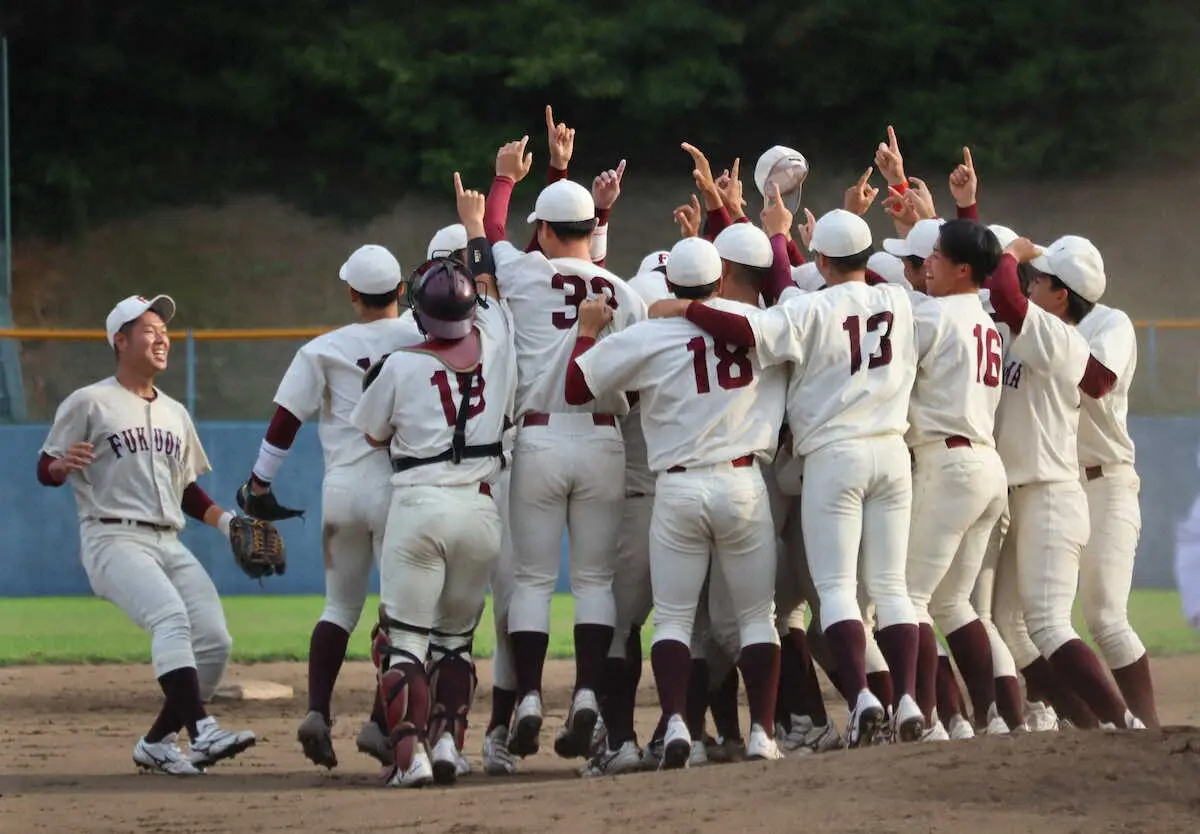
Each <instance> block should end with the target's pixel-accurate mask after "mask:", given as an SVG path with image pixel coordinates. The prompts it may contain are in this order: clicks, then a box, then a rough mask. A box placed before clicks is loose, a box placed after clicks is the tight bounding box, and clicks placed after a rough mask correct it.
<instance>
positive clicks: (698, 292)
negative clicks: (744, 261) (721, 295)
mask: <svg viewBox="0 0 1200 834" xmlns="http://www.w3.org/2000/svg"><path fill="white" fill-rule="evenodd" d="M720 286H721V282H720V281H713V282H712V283H711V284H701V285H700V286H699V287H680V286H677V285H675V284H672V283H671V282H670V281H667V289H669V290H670V291H671V292H673V293H674V294H675V297H676V298H682V299H685V300H687V301H699V300H700V299H703V298H712V297H713V296H714V295H716V294H717V288H718V287H720Z"/></svg>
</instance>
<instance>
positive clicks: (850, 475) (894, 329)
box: [655, 209, 924, 747]
mask: <svg viewBox="0 0 1200 834" xmlns="http://www.w3.org/2000/svg"><path fill="white" fill-rule="evenodd" d="M790 225H791V217H790V215H789V216H788V217H787V218H786V223H783V224H782V227H779V226H776V227H774V228H768V229H767V231H768V232H772V233H773V236H772V239H771V243H772V247H773V248H774V250H775V256H776V258H777V259H780V260H782V259H783V258H784V257H786V251H785V249H784V247H785V246H786V240H785V237H784V235H783V230H784V229H786V228H788V227H789V226H790ZM810 249H812V251H813V252H814V253H816V255H817V258H816V260H817V266H818V269H820V271H821V274H822V276H823V277H824V278H825V280H826V284H827V285H828V287H827V289H825V290H823V291H822V292H815V293H808V294H802V293H800V291H799V290H797V289H795V288H794V287H792V288H790V289H782V290H779V291H773V290H769V291H768V292H767V293H764V296H772V295H781V296H782V299H783V300H782V303H781V304H779V305H778V306H776V307H774V308H771V309H769V310H764V311H761V312H758V313H754V314H752V315H749V316H744V317H743V316H737V315H732V314H728V313H725V312H723V311H720V310H716V309H713V308H710V307H709V306H707V305H699V304H693V305H690V306H689V307H687V308H686V310H685V311H683V312H686V314H687V316H688V318H689V320H691V321H693V322H694V323H696V324H698V325H700V327H702V328H703V329H705V330H706V331H708V332H709V333H712V334H713V335H714V336H716V337H717V338H719V339H721V340H724V341H727V342H730V343H733V344H736V345H742V346H746V347H751V346H752V347H755V348H756V354H757V356H758V358H759V360H760V361H761V362H762V363H763V364H764V366H772V365H777V364H781V363H784V362H792V363H793V371H792V377H791V383H790V385H789V390H788V411H787V422H788V426H789V428H790V429H791V431H792V434H793V437H794V444H793V453H794V454H795V455H796V456H797V457H803V458H804V479H805V487H804V490H803V494H802V496H801V506H802V510H801V516H802V519H803V522H802V523H803V526H804V544H805V549H806V550H807V552H808V554H809V566H810V568H811V571H812V577H813V582H814V584H815V585H816V589H817V592H818V595H819V596H820V602H821V620H822V624H823V627H824V636H825V639H826V640H827V641H828V643H829V645H830V648H831V650H832V653H833V655H834V657H835V658H836V663H837V668H838V677H839V681H840V683H841V685H842V694H843V695H844V696H845V698H846V700H847V704H848V705H849V708H850V727H849V731H848V733H847V743H848V745H849V746H851V747H856V746H859V745H860V744H869V743H871V742H872V740H873V739H874V737H875V735H876V734H877V733H878V731H879V729H880V727H881V725H882V724H883V722H884V720H885V712H884V709H883V704H881V703H880V701H879V699H878V698H876V696H875V695H873V694H872V693H871V691H870V689H868V687H867V679H866V670H865V668H864V656H865V651H866V632H865V629H864V626H863V620H862V610H861V608H860V606H859V602H858V597H857V591H858V570H857V568H858V564H859V551H860V547H859V546H860V544H861V546H862V547H861V550H862V565H863V581H864V583H865V585H866V588H867V590H868V592H869V595H870V597H871V599H872V600H873V602H874V603H875V606H876V609H877V617H878V621H879V631H878V633H877V635H876V639H877V641H878V643H879V646H880V648H881V649H882V651H883V654H884V657H885V658H886V659H887V662H888V666H889V667H890V669H891V674H892V677H893V679H894V699H895V700H894V703H893V704H892V706H893V707H894V715H893V722H894V727H895V728H896V731H897V735H898V736H899V737H900V738H901V739H902V740H905V741H914V740H916V739H918V738H920V736H921V733H922V732H923V731H924V719H923V717H922V715H921V710H920V709H919V708H918V706H917V704H916V701H915V700H914V695H915V694H916V690H915V683H916V681H915V677H916V655H917V623H916V619H915V614H914V612H913V607H912V603H911V602H910V601H909V598H908V592H907V589H906V588H905V583H904V552H905V549H906V546H907V541H908V527H909V521H910V513H911V501H912V475H911V472H910V464H909V456H908V450H907V448H906V447H905V445H904V440H903V433H904V431H905V430H906V429H907V427H908V421H907V412H908V398H909V392H910V390H911V389H912V383H913V378H914V376H915V366H916V348H915V344H914V340H913V321H912V305H911V303H910V302H909V300H908V296H907V294H906V292H905V290H903V289H901V288H899V287H896V286H893V285H890V284H881V285H879V286H875V287H870V286H867V284H866V283H865V281H866V264H867V259H868V257H869V255H870V253H871V232H870V229H869V228H868V226H867V224H866V222H865V221H863V219H862V218H861V217H858V216H857V215H854V214H852V213H850V212H848V211H844V210H842V209H836V210H834V211H832V212H829V213H828V214H826V215H824V216H823V217H822V218H821V219H820V220H819V221H817V222H816V223H815V225H814V227H813V229H812V236H811V243H810ZM788 284H790V278H789V279H788V280H787V281H786V282H785V284H784V286H785V287H786V286H787V285H788ZM677 304H678V302H671V301H667V302H660V303H659V305H655V307H656V311H657V312H656V314H660V315H661V314H677V313H679V312H681V310H680V308H679V307H678V306H675V305H677Z"/></svg>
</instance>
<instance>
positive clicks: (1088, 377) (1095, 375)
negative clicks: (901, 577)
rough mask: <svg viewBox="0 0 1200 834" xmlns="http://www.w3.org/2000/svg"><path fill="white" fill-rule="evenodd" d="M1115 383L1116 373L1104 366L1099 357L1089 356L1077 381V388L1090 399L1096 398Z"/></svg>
mask: <svg viewBox="0 0 1200 834" xmlns="http://www.w3.org/2000/svg"><path fill="white" fill-rule="evenodd" d="M1116 385H1117V375H1116V374H1115V373H1113V372H1112V371H1111V370H1109V369H1108V368H1107V367H1105V365H1104V363H1103V362H1101V361H1100V360H1099V359H1097V358H1096V357H1094V356H1089V357H1088V362H1087V367H1086V368H1085V369H1084V371H1083V379H1081V380H1080V381H1079V390H1080V391H1082V392H1083V393H1085V394H1087V395H1088V396H1089V397H1091V398H1092V399H1095V400H1098V399H1100V398H1101V397H1103V396H1104V395H1105V394H1107V393H1108V392H1109V391H1111V390H1112V389H1113V388H1115V387H1116Z"/></svg>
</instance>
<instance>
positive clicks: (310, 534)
mask: <svg viewBox="0 0 1200 834" xmlns="http://www.w3.org/2000/svg"><path fill="white" fill-rule="evenodd" d="M1131 423H1132V425H1131V430H1132V432H1133V436H1134V440H1135V441H1136V443H1137V446H1138V470H1139V472H1140V474H1141V477H1142V496H1141V503H1142V522H1143V523H1142V538H1141V543H1140V546H1139V549H1138V560H1137V565H1136V569H1135V572H1134V584H1135V585H1136V586H1138V587H1145V588H1170V587H1173V586H1174V578H1173V570H1172V560H1173V553H1174V536H1175V527H1176V524H1177V523H1178V522H1179V521H1180V520H1182V518H1183V517H1184V516H1185V515H1186V513H1187V511H1188V508H1189V507H1190V506H1191V503H1192V500H1193V499H1194V498H1195V496H1196V494H1197V492H1200V471H1198V469H1197V448H1198V447H1200V417H1189V418H1149V417H1146V418H1134V419H1132V420H1131ZM264 428H265V426H264V425H263V424H261V423H229V422H213V423H203V422H202V423H200V425H199V430H200V437H201V438H202V440H203V441H204V446H205V449H206V450H207V452H208V456H209V458H210V460H211V461H212V464H213V467H214V469H215V471H214V472H213V473H212V474H209V475H206V476H205V477H204V478H203V479H201V485H202V486H203V487H204V488H205V489H206V490H207V491H208V492H209V494H210V495H212V496H213V498H214V499H215V500H217V501H218V502H219V503H221V504H222V505H224V506H229V507H232V506H236V504H235V502H234V500H233V496H234V492H235V491H236V489H237V486H238V484H239V483H240V481H241V480H242V479H244V478H245V477H246V474H247V472H248V469H249V466H250V464H251V463H252V462H253V460H254V457H255V455H256V454H257V452H258V444H259V441H260V440H261V438H262V432H263V430H264ZM46 431H47V427H46V426H43V425H22V426H4V427H0V513H3V519H4V520H3V522H0V597H22V596H51V595H75V594H88V593H90V588H89V585H88V581H87V577H86V576H85V575H84V573H83V569H82V568H81V567H80V564H79V532H78V526H77V524H76V521H75V502H74V498H73V497H72V495H71V491H70V489H69V488H67V487H64V488H61V489H47V488H45V487H42V486H40V485H39V484H38V483H37V480H36V477H35V474H34V468H35V464H36V461H37V455H38V450H39V449H40V448H41V443H42V441H43V439H44V438H45V435H46ZM321 473H322V462H321V451H320V446H319V445H318V443H317V437H316V431H315V429H314V428H312V427H309V426H306V427H305V428H304V429H303V430H302V431H301V432H300V435H299V437H298V438H297V440H296V445H295V447H294V449H293V451H292V454H291V456H290V457H289V458H288V461H287V463H286V464H285V466H284V470H283V476H282V478H281V479H280V482H279V484H278V487H277V489H278V494H279V496H280V500H281V501H282V502H283V503H284V504H287V505H288V506H296V507H303V508H306V509H308V510H309V513H310V515H309V517H308V518H307V520H305V521H303V522H301V521H299V520H293V521H286V522H283V523H282V524H281V529H282V530H283V533H284V535H285V537H286V538H287V542H288V551H289V559H290V561H289V570H288V572H287V574H286V575H285V576H283V577H275V578H272V579H270V580H268V581H266V582H265V583H264V586H263V587H262V588H260V587H259V585H258V583H256V582H253V581H251V580H250V579H248V578H246V577H245V576H244V575H243V574H242V573H241V572H240V571H239V570H238V569H237V568H236V567H235V566H234V565H233V562H232V558H231V557H230V554H229V548H228V545H227V543H226V542H225V541H224V540H223V539H222V538H221V537H220V535H219V534H218V533H217V532H216V531H214V530H212V529H209V528H207V527H204V526H203V525H200V524H196V523H192V524H191V525H189V528H188V530H187V531H186V532H185V533H184V536H183V538H184V541H185V542H186V543H187V545H188V546H189V547H190V548H192V550H193V552H194V553H195V554H196V555H197V557H198V558H199V559H200V561H201V562H202V563H203V564H204V566H205V567H206V568H207V569H208V571H209V572H210V573H211V574H212V576H213V578H214V579H215V581H216V583H217V587H218V589H219V590H220V591H221V593H222V594H261V593H269V594H317V593H321V592H322V590H323V569H322V562H321V549H320V484H321ZM564 558H565V551H564ZM372 583H373V586H374V587H376V588H377V587H378V577H374V578H373V580H372ZM566 589H567V585H566V576H565V571H564V572H563V574H562V575H560V578H559V590H566Z"/></svg>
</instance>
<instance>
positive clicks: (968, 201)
mask: <svg viewBox="0 0 1200 834" xmlns="http://www.w3.org/2000/svg"><path fill="white" fill-rule="evenodd" d="M978 191H979V178H978V177H977V176H976V175H975V160H973V159H972V158H971V149H970V148H967V147H964V148H963V161H962V163H961V164H959V165H957V166H955V168H954V170H953V171H951V172H950V194H951V195H952V196H953V197H954V205H955V207H956V210H957V213H958V216H959V217H960V218H966V219H968V220H979V206H978V205H977V203H976V195H977V192H978Z"/></svg>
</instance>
